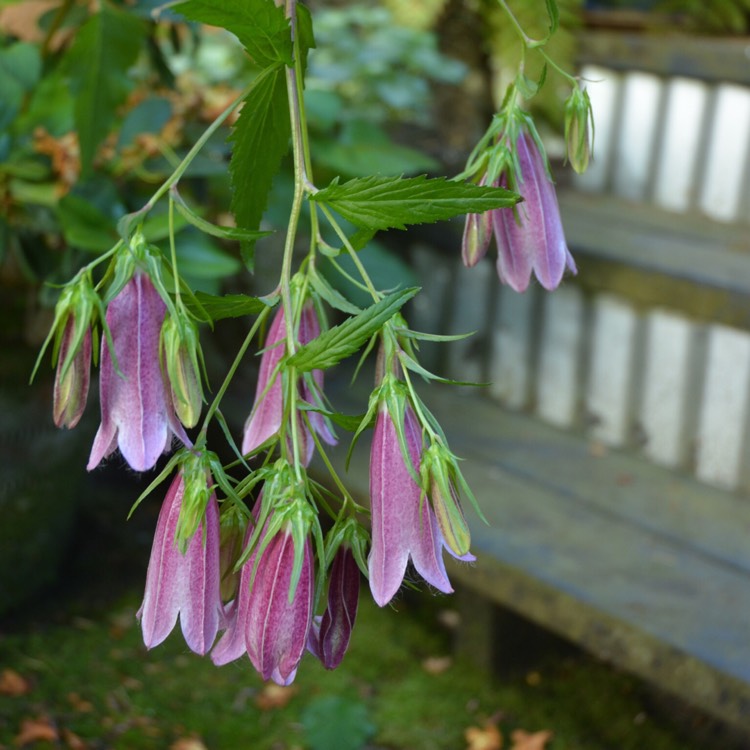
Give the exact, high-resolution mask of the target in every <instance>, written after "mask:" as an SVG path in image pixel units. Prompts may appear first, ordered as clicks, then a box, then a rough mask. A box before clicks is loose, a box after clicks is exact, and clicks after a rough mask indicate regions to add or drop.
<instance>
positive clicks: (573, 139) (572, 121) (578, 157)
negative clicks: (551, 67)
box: [565, 86, 593, 174]
mask: <svg viewBox="0 0 750 750" xmlns="http://www.w3.org/2000/svg"><path fill="white" fill-rule="evenodd" d="M590 124H591V125H592V126H593V115H592V112H591V100H590V99H589V95H588V92H587V91H586V89H581V88H579V87H578V86H576V88H574V89H573V91H572V92H571V94H570V96H569V97H568V98H567V99H566V101H565V143H566V144H567V148H568V161H570V164H571V166H572V167H573V169H575V171H576V172H578V174H581V173H583V172H585V171H586V169H587V167H588V165H589V158H590V156H591V144H590V133H589V125H590Z"/></svg>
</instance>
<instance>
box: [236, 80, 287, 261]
mask: <svg viewBox="0 0 750 750" xmlns="http://www.w3.org/2000/svg"><path fill="white" fill-rule="evenodd" d="M284 78H285V76H284V69H283V68H282V67H281V66H277V67H275V68H267V69H266V70H265V71H264V72H263V73H261V75H260V76H259V77H258V79H256V81H257V83H256V85H255V87H254V88H253V90H252V91H251V92H250V94H248V97H247V99H246V100H245V104H244V105H243V107H242V110H241V112H240V116H239V119H238V120H237V124H236V125H235V128H234V132H233V134H232V141H233V143H234V147H233V150H232V160H231V162H230V164H229V171H230V174H231V180H232V212H233V213H234V216H235V219H236V221H237V226H238V227H242V228H243V229H249V230H251V231H254V230H256V229H258V226H259V225H260V220H261V217H262V216H263V212H264V211H265V208H266V203H267V202H268V194H269V192H270V190H271V183H272V181H273V178H274V176H275V174H276V172H277V171H278V169H279V165H280V164H281V159H282V157H283V156H284V154H285V153H286V152H287V149H288V148H289V134H290V125H289V104H288V102H287V94H286V82H285V80H284ZM252 252H253V245H252V243H251V242H245V243H243V247H242V254H243V260H244V261H245V265H246V266H247V267H248V268H249V269H252V266H253V261H252Z"/></svg>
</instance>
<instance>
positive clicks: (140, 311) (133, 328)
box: [86, 271, 190, 471]
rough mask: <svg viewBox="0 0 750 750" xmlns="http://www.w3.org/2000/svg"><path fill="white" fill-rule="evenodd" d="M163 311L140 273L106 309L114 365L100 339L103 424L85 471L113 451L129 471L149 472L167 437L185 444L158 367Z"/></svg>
mask: <svg viewBox="0 0 750 750" xmlns="http://www.w3.org/2000/svg"><path fill="white" fill-rule="evenodd" d="M165 312H166V307H165V305H164V302H163V301H162V299H161V297H160V296H159V293H158V292H157V291H156V289H155V288H154V285H153V283H152V282H151V280H150V279H149V277H148V276H147V275H146V274H144V273H142V272H140V271H136V273H135V274H134V275H133V277H132V278H131V279H130V280H129V281H128V282H127V284H125V286H124V287H123V289H122V290H121V291H120V293H119V294H118V295H117V296H116V297H115V298H114V299H113V300H112V302H110V304H109V307H108V308H107V325H108V326H109V330H110V332H111V335H112V342H113V344H114V354H115V356H116V358H117V361H116V365H117V366H115V361H114V360H113V358H112V352H110V348H109V346H108V343H107V339H106V337H104V336H103V337H102V348H101V372H100V374H99V393H100V401H101V411H102V421H101V425H100V426H99V431H98V432H97V433H96V437H95V438H94V445H93V447H92V448H91V455H90V457H89V462H88V465H87V467H86V468H87V469H88V470H89V471H91V470H92V469H94V468H95V467H96V466H97V465H98V464H99V462H100V461H101V460H102V459H104V458H106V457H107V456H109V455H110V454H111V453H112V452H113V451H114V450H115V448H119V449H120V452H121V453H122V455H123V458H124V459H125V460H126V461H127V462H128V464H129V465H130V466H131V467H132V468H133V469H135V470H136V471H148V470H149V469H151V468H152V467H153V466H154V464H155V463H156V461H157V459H158V458H159V456H160V455H161V454H162V453H164V452H165V451H166V450H168V448H169V446H170V443H171V439H172V434H175V435H176V436H177V437H178V438H180V440H182V441H183V443H185V444H186V445H189V444H190V440H189V439H188V437H187V435H186V434H185V431H184V430H183V428H182V425H181V424H180V423H179V421H178V420H177V418H176V416H175V412H174V406H173V404H172V399H171V394H170V389H169V385H168V384H167V383H166V380H165V377H164V373H163V371H162V368H161V366H160V363H159V336H160V333H161V326H162V323H163V321H164V314H165ZM118 367H119V371H120V372H119V373H118V371H117V368H118Z"/></svg>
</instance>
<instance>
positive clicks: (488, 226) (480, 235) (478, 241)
mask: <svg viewBox="0 0 750 750" xmlns="http://www.w3.org/2000/svg"><path fill="white" fill-rule="evenodd" d="M491 237H492V214H491V212H490V211H485V212H484V213H482V214H467V215H466V224H465V225H464V236H463V241H462V243H461V257H462V259H463V262H464V265H465V266H466V267H467V268H471V267H472V266H475V265H476V264H477V263H479V261H480V260H482V258H484V256H485V255H486V254H487V249H488V248H489V246H490V239H491Z"/></svg>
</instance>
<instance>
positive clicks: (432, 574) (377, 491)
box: [368, 404, 453, 607]
mask: <svg viewBox="0 0 750 750" xmlns="http://www.w3.org/2000/svg"><path fill="white" fill-rule="evenodd" d="M403 430H404V436H405V439H406V445H407V448H408V451H409V456H410V459H411V462H412V466H413V469H414V472H415V473H416V474H417V475H418V473H419V464H420V460H421V455H422V437H421V434H420V429H419V425H418V423H417V419H416V417H415V416H414V412H413V411H412V409H411V407H410V406H408V405H407V406H406V408H405V410H404V424H403ZM370 510H371V512H372V548H371V550H370V555H369V558H368V569H369V578H370V590H371V591H372V596H373V598H374V599H375V601H376V602H377V604H378V605H379V606H381V607H383V606H385V605H386V604H388V602H389V601H390V600H391V599H392V598H393V596H394V595H395V594H396V592H397V591H398V589H399V588H400V586H401V582H402V581H403V579H404V573H405V572H406V565H407V563H408V561H409V558H410V557H411V560H412V562H413V563H414V567H415V568H416V570H417V572H418V573H419V574H420V575H421V576H422V577H423V578H424V579H425V581H427V582H428V583H429V584H431V585H432V586H434V587H435V588H436V589H439V590H440V591H443V592H444V593H446V594H449V593H451V592H452V591H453V589H452V588H451V585H450V581H449V580H448V575H447V574H446V572H445V563H444V562H443V556H442V551H443V547H444V546H445V542H444V540H443V537H442V535H441V533H440V529H439V527H438V524H437V520H436V518H435V513H434V512H433V510H432V508H431V507H430V503H429V502H428V500H427V498H426V497H424V496H423V495H422V490H421V489H420V487H419V485H418V484H417V483H416V481H415V480H414V477H413V476H412V472H411V471H409V469H408V468H407V466H406V463H405V462H404V456H403V454H402V452H401V445H400V443H399V439H398V433H397V431H396V425H395V424H394V422H393V418H392V417H391V414H390V412H389V411H388V409H387V408H386V406H385V405H384V404H381V407H380V411H379V413H378V417H377V421H376V423H375V433H374V435H373V439H372V450H371V453H370Z"/></svg>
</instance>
